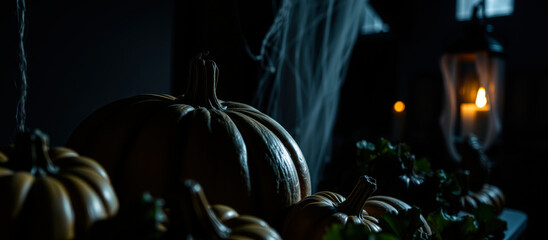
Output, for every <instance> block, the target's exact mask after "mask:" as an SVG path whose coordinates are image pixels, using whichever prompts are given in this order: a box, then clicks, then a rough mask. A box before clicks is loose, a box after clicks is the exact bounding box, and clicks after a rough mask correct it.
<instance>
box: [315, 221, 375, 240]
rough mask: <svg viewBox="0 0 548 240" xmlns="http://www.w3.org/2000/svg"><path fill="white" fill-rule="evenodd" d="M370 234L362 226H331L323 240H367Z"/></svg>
mask: <svg viewBox="0 0 548 240" xmlns="http://www.w3.org/2000/svg"><path fill="white" fill-rule="evenodd" d="M370 234H371V232H370V231H369V229H367V227H365V226H364V225H354V224H349V225H346V226H344V225H342V224H333V225H332V226H331V227H328V228H327V229H326V233H325V235H324V236H323V238H322V239H323V240H352V239H369V236H370Z"/></svg>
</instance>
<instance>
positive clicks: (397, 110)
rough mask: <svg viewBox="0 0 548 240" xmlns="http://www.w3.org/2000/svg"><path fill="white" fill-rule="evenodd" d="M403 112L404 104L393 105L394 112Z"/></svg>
mask: <svg viewBox="0 0 548 240" xmlns="http://www.w3.org/2000/svg"><path fill="white" fill-rule="evenodd" d="M403 110H405V104H404V103H403V102H402V101H397V102H396V103H394V111H396V112H403Z"/></svg>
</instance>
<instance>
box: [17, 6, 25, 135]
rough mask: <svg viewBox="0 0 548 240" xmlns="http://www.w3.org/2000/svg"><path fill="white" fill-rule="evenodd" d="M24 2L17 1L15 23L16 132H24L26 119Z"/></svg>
mask: <svg viewBox="0 0 548 240" xmlns="http://www.w3.org/2000/svg"><path fill="white" fill-rule="evenodd" d="M25 13H26V5H25V0H17V21H18V23H19V71H20V74H21V77H20V78H19V79H18V81H17V80H16V82H15V85H16V86H17V87H18V89H19V99H18V101H17V109H16V112H15V121H16V128H17V131H18V132H23V131H24V130H25V120H26V118H27V111H26V103H27V56H26V54H25V44H24V37H25Z"/></svg>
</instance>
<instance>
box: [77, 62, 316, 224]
mask: <svg viewBox="0 0 548 240" xmlns="http://www.w3.org/2000/svg"><path fill="white" fill-rule="evenodd" d="M218 77H219V69H218V67H217V65H216V64H215V62H213V61H211V60H204V59H202V58H201V56H200V57H196V58H194V59H193V60H192V61H191V64H190V76H189V84H188V87H187V91H186V93H185V94H184V95H183V96H170V95H157V94H149V95H139V96H134V97H130V98H127V99H123V100H119V101H116V102H113V103H111V104H108V105H106V106H104V107H102V108H101V109H99V110H97V111H96V112H94V113H93V114H91V115H90V116H89V117H88V118H87V119H85V120H84V121H83V122H82V123H81V124H80V125H79V126H78V127H77V129H76V130H75V131H74V132H73V134H72V135H71V137H70V139H69V141H68V143H67V145H68V146H70V147H72V148H74V149H77V150H78V151H79V152H81V153H83V154H86V155H89V156H91V157H93V158H95V159H97V161H99V162H100V163H101V164H102V165H103V166H104V167H105V169H106V170H107V172H108V173H109V175H110V176H111V178H112V181H113V185H114V187H115V189H116V191H117V192H118V194H119V196H120V200H121V202H123V201H124V200H125V199H128V198H130V197H134V196H136V195H137V194H140V193H142V192H144V191H150V193H151V194H152V195H154V196H158V197H162V198H165V200H166V204H167V206H169V205H170V199H169V198H166V194H167V193H168V192H169V191H170V189H172V188H173V183H176V182H180V181H182V180H183V179H187V178H188V179H195V180H196V181H198V182H200V184H201V185H202V186H203V187H204V189H206V193H207V196H208V198H209V199H210V201H211V202H212V203H214V204H225V205H229V206H232V207H234V208H235V209H236V210H238V211H239V212H241V213H245V214H252V215H255V216H259V217H263V218H266V217H268V218H271V217H273V216H275V215H276V214H277V213H278V212H279V210H280V209H282V208H284V207H287V206H290V205H292V204H294V203H296V202H298V201H299V200H301V198H303V197H305V196H308V195H310V191H311V184H310V175H309V171H308V166H307V164H306V161H305V159H304V157H303V154H302V153H301V150H300V148H299V147H298V145H297V143H296V142H295V141H294V140H293V138H292V137H291V136H290V134H289V133H288V132H287V131H286V130H285V129H284V128H283V127H282V126H281V125H280V124H278V123H277V122H276V121H274V120H273V119H272V118H270V117H268V116H267V115H265V114H263V113H261V112H259V111H258V110H256V109H255V108H253V107H251V106H249V105H246V104H243V103H238V102H230V101H222V100H219V99H218V98H217V96H216V86H217V81H218Z"/></svg>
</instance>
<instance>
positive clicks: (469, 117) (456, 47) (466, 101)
mask: <svg viewBox="0 0 548 240" xmlns="http://www.w3.org/2000/svg"><path fill="white" fill-rule="evenodd" d="M480 8H481V9H482V10H483V14H482V16H481V18H480V16H479V13H480V12H479V10H480ZM484 16H485V3H484V2H483V1H482V2H480V3H479V4H477V5H475V6H474V9H473V15H472V20H471V21H470V22H469V23H467V25H465V26H464V28H463V31H462V34H460V35H459V36H458V37H457V38H456V39H455V41H454V42H453V43H452V44H451V45H450V46H449V47H448V48H447V49H446V51H445V53H444V55H443V56H442V58H441V70H442V73H443V80H444V90H445V105H444V106H443V110H442V115H441V118H440V123H441V127H442V132H443V134H444V137H445V140H446V144H447V148H448V150H449V153H450V155H451V157H452V158H453V160H455V161H457V162H458V161H460V155H459V153H458V151H457V148H456V145H457V144H458V143H459V142H462V139H463V138H464V137H465V136H467V135H469V134H474V135H476V136H477V137H478V138H479V139H480V142H481V144H482V146H483V149H488V148H489V147H491V146H492V145H493V143H495V142H496V139H497V137H498V135H499V134H500V132H501V130H502V121H501V110H502V98H503V72H504V63H505V61H504V59H503V56H504V51H503V50H504V49H503V47H502V45H501V44H500V43H499V42H498V41H497V40H496V39H495V38H493V37H492V35H491V30H492V28H491V27H490V26H489V25H486V24H485V17H484Z"/></svg>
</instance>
